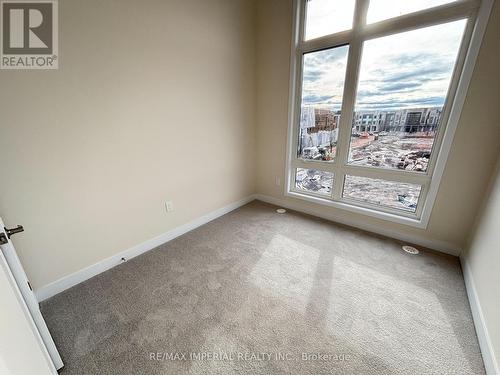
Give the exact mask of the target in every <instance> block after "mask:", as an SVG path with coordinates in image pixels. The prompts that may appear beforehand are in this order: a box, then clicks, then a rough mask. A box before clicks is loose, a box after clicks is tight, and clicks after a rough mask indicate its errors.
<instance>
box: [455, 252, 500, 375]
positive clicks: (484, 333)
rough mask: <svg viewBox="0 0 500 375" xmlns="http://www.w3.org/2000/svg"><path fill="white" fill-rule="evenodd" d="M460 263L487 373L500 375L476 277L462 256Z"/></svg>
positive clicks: (488, 374)
mask: <svg viewBox="0 0 500 375" xmlns="http://www.w3.org/2000/svg"><path fill="white" fill-rule="evenodd" d="M460 263H462V272H463V274H464V281H465V288H466V290H467V296H468V297H469V304H470V309H471V311H472V318H473V319H474V326H475V327H476V334H477V339H478V341H479V347H480V348H481V354H482V356H483V362H484V367H485V369H486V374H487V375H500V368H499V364H498V361H497V359H496V358H495V351H494V349H493V345H492V344H491V339H490V335H489V333H488V329H487V327H486V322H485V320H484V315H483V310H482V308H481V303H480V301H479V297H478V295H477V291H476V285H475V284H474V277H473V275H472V272H471V269H470V267H469V264H468V263H467V261H466V260H465V259H464V258H462V257H460Z"/></svg>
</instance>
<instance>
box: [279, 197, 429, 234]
mask: <svg viewBox="0 0 500 375" xmlns="http://www.w3.org/2000/svg"><path fill="white" fill-rule="evenodd" d="M285 196H287V197H290V198H295V199H300V200H303V201H307V202H311V203H316V204H319V205H322V206H328V207H334V208H338V209H341V210H344V211H350V212H354V213H357V214H360V215H365V216H369V217H374V218H377V219H381V220H385V221H390V222H393V223H397V224H402V225H407V226H410V227H414V228H419V229H426V228H427V224H428V221H424V220H422V219H420V218H411V217H405V216H400V215H397V214H392V213H389V212H383V211H379V210H375V209H372V208H368V207H362V206H358V205H354V204H349V203H345V202H336V201H332V200H329V199H324V198H320V197H316V196H311V195H308V194H303V193H299V192H296V191H293V190H292V191H285Z"/></svg>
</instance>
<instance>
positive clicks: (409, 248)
mask: <svg viewBox="0 0 500 375" xmlns="http://www.w3.org/2000/svg"><path fill="white" fill-rule="evenodd" d="M403 250H404V251H406V252H407V253H408V254H413V255H417V254H418V253H419V252H420V251H418V249H416V248H414V247H413V246H408V245H405V246H403Z"/></svg>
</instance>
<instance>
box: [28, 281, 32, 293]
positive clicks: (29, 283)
mask: <svg viewBox="0 0 500 375" xmlns="http://www.w3.org/2000/svg"><path fill="white" fill-rule="evenodd" d="M27 282H28V286H29V288H30V290H31V291H33V288H32V287H31V284H30V282H29V280H28V281H27Z"/></svg>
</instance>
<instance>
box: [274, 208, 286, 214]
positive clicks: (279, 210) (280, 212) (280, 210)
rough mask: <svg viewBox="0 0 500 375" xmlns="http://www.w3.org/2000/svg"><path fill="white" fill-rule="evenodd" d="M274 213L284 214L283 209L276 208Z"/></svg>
mask: <svg viewBox="0 0 500 375" xmlns="http://www.w3.org/2000/svg"><path fill="white" fill-rule="evenodd" d="M276 212H277V213H279V214H284V213H285V212H286V210H285V209H284V208H278V209H277V210H276Z"/></svg>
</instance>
